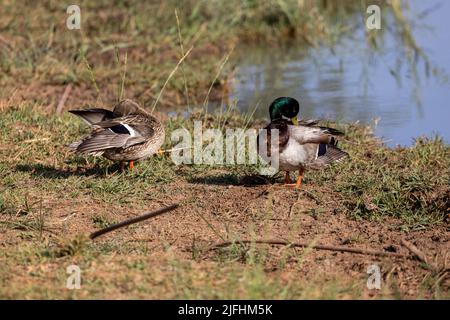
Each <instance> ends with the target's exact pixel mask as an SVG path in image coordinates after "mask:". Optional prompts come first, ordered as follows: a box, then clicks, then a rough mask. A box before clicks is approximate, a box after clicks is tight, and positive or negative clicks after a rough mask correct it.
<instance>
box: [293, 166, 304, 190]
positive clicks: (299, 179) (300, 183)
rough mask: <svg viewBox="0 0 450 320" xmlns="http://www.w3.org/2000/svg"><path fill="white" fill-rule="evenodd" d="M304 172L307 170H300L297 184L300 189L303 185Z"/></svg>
mask: <svg viewBox="0 0 450 320" xmlns="http://www.w3.org/2000/svg"><path fill="white" fill-rule="evenodd" d="M304 172H305V170H304V169H300V170H298V177H297V183H296V184H295V187H296V188H297V189H299V188H300V186H301V185H302V180H303V173H304Z"/></svg>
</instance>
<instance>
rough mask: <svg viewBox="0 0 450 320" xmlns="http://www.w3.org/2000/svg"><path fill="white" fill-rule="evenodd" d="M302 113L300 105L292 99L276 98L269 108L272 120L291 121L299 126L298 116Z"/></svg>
mask: <svg viewBox="0 0 450 320" xmlns="http://www.w3.org/2000/svg"><path fill="white" fill-rule="evenodd" d="M299 111H300V104H299V103H298V101H297V100H295V99H294V98H291V97H280V98H276V99H275V100H274V101H273V102H272V103H271V105H270V107H269V113H270V120H271V121H274V120H279V119H289V120H291V121H292V123H293V124H295V125H297V123H298V121H297V115H298V112H299Z"/></svg>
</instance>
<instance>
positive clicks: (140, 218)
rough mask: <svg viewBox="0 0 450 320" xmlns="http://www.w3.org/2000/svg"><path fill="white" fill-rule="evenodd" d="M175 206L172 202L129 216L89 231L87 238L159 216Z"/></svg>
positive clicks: (176, 205) (93, 237)
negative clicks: (136, 215)
mask: <svg viewBox="0 0 450 320" xmlns="http://www.w3.org/2000/svg"><path fill="white" fill-rule="evenodd" d="M176 208H178V204H173V205H170V206H168V207H164V208H161V209H158V210H155V211H152V212H149V213H146V214H143V215H141V216H138V217H134V218H131V219H128V220H125V221H122V222H119V223H116V224H113V225H111V226H109V227H106V228H104V229H100V230H98V231H95V232H93V233H91V234H90V235H89V238H90V239H92V240H94V239H95V238H97V237H99V236H101V235H103V234H105V233H108V232H111V231H113V230H116V229H119V228H122V227H125V226H129V225H130V224H133V223H137V222H141V221H144V220H147V219H150V218H153V217H156V216H159V215H160V214H163V213H166V212H169V211H172V210H174V209H176Z"/></svg>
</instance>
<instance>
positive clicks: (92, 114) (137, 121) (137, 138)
mask: <svg viewBox="0 0 450 320" xmlns="http://www.w3.org/2000/svg"><path fill="white" fill-rule="evenodd" d="M70 112H71V113H73V114H75V115H78V116H79V117H81V118H82V119H83V120H84V121H85V122H86V123H88V124H89V125H90V126H91V128H92V132H91V133H90V134H89V135H88V136H87V137H85V138H83V139H82V140H81V141H79V142H75V143H73V144H71V145H70V147H71V148H72V149H73V150H75V151H76V152H78V153H85V154H92V155H96V156H98V155H103V156H104V157H105V158H107V159H110V160H113V161H135V160H142V159H145V158H148V157H150V156H152V155H153V154H154V153H156V152H157V151H158V150H159V148H160V147H161V146H162V144H163V142H164V137H165V132H164V126H163V125H162V123H161V122H160V121H159V120H158V119H156V118H155V117H153V116H152V115H151V114H150V113H148V112H147V111H145V110H144V109H142V108H141V107H139V105H138V104H136V103H135V102H133V101H131V100H128V99H127V100H123V101H121V102H120V103H118V104H117V105H116V106H115V107H114V110H113V111H110V110H105V109H87V110H73V111H70Z"/></svg>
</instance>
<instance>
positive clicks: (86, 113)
mask: <svg viewBox="0 0 450 320" xmlns="http://www.w3.org/2000/svg"><path fill="white" fill-rule="evenodd" d="M69 112H70V113H72V114H74V115H77V116H79V117H80V118H81V119H83V120H84V122H86V123H87V124H88V125H90V126H92V125H93V124H94V123H98V122H101V121H104V120H107V119H112V118H114V113H113V112H112V111H110V110H106V109H100V108H93V109H86V110H70V111H69Z"/></svg>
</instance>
